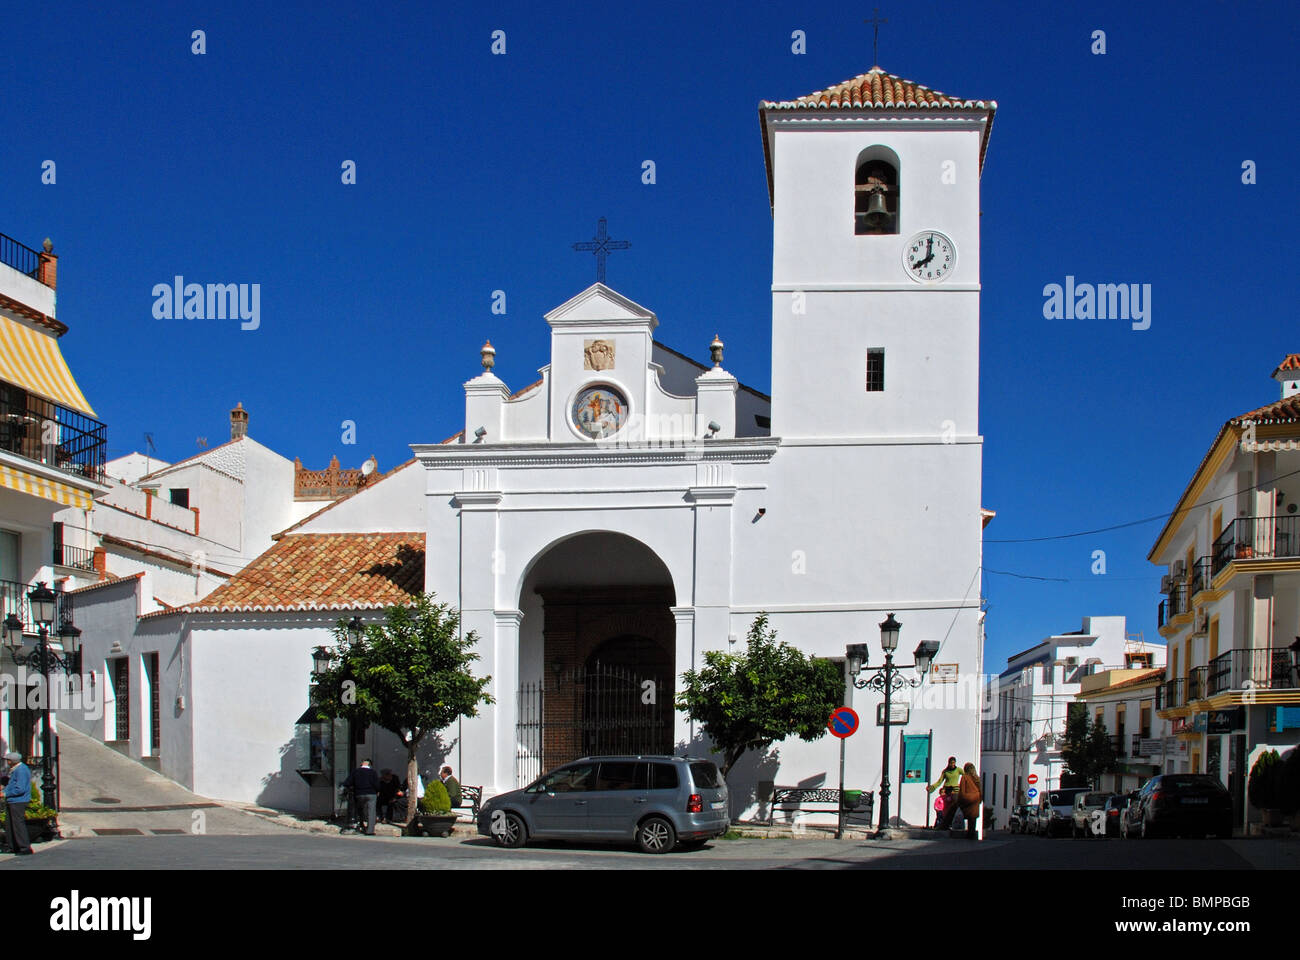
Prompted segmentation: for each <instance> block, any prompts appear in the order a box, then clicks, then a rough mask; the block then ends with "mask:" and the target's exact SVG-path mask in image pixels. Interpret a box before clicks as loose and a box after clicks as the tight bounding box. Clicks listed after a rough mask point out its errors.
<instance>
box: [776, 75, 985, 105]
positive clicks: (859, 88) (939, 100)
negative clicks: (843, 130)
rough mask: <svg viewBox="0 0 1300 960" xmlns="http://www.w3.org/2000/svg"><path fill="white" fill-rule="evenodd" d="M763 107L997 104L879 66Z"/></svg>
mask: <svg viewBox="0 0 1300 960" xmlns="http://www.w3.org/2000/svg"><path fill="white" fill-rule="evenodd" d="M759 106H760V108H762V109H766V110H799V109H808V108H818V107H823V108H824V107H831V108H840V109H844V110H876V109H882V108H883V109H890V110H907V109H920V108H933V107H939V108H949V109H963V110H964V109H978V110H994V109H996V108H997V104H996V103H995V102H994V101H992V100H964V99H962V98H960V97H950V96H948V95H947V94H946V93H940V92H939V91H938V90H931V89H930V88H929V87H926V86H922V85H921V84H919V83H914V82H912V81H911V80H904V79H903V78H902V77H899V76H895V75H894V74H892V73H887V72H886V71H885V70H883V69H881V68H880V67H872V68H871V69H870V70H868V71H867V72H866V73H864V74H861V75H859V76H856V77H852V78H850V79H848V80H844V81H842V82H841V83H837V84H835V85H834V86H831V87H827V88H826V89H825V90H816V91H814V92H813V93H810V94H808V95H807V96H803V97H798V98H797V99H794V100H776V101H773V100H764V101H763V102H762V103H761V104H759Z"/></svg>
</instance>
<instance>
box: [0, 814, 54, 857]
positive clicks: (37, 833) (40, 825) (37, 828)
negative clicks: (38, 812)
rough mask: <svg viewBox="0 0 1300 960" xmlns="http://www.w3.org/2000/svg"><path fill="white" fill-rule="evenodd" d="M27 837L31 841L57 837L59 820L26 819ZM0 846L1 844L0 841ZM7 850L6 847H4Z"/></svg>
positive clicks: (44, 840)
mask: <svg viewBox="0 0 1300 960" xmlns="http://www.w3.org/2000/svg"><path fill="white" fill-rule="evenodd" d="M3 837H4V831H3V830H0V839H3ZM27 839H28V841H30V842H31V843H45V842H46V841H48V840H58V839H59V821H58V820H56V819H53V818H51V819H49V820H28V821H27ZM0 846H3V844H2V843H0ZM4 849H6V850H8V849H9V848H8V847H4Z"/></svg>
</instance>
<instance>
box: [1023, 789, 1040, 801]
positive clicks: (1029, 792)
mask: <svg viewBox="0 0 1300 960" xmlns="http://www.w3.org/2000/svg"><path fill="white" fill-rule="evenodd" d="M1025 796H1027V797H1028V798H1029V799H1030V800H1032V799H1034V797H1036V796H1038V790H1037V789H1035V788H1034V787H1030V788H1029V789H1028V790H1026V791H1025Z"/></svg>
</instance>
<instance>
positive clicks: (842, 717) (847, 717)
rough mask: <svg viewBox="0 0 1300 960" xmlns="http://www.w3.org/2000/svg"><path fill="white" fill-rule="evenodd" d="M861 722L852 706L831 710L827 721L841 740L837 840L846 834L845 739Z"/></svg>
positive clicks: (832, 734) (828, 728)
mask: <svg viewBox="0 0 1300 960" xmlns="http://www.w3.org/2000/svg"><path fill="white" fill-rule="evenodd" d="M861 723H862V721H861V720H860V719H859V717H858V712H857V711H856V710H854V709H853V708H852V707H836V708H835V709H834V710H832V711H831V716H830V719H829V720H827V721H826V729H827V730H829V731H830V732H831V736H832V737H838V738H839V741H840V802H839V811H838V813H837V814H836V817H835V839H836V840H839V839H840V838H841V837H843V836H844V741H845V740H847V739H848V738H849V737H851V736H853V734H854V733H856V732H857V729H858V727H859V725H860V724H861Z"/></svg>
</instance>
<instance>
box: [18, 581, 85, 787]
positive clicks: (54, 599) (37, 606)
mask: <svg viewBox="0 0 1300 960" xmlns="http://www.w3.org/2000/svg"><path fill="white" fill-rule="evenodd" d="M58 599H59V598H58V595H57V594H56V593H55V592H54V591H53V590H51V589H50V588H49V587H47V586H46V585H45V582H44V581H41V582H40V583H38V584H37V585H36V589H35V590H33V591H32V592H31V593H29V594H27V603H28V607H29V609H30V610H31V614H32V620H34V621H35V622H36V626H37V638H36V647H35V649H33V650H32V652H31V653H28V654H22V653H20V652H19V651H21V649H22V640H23V623H22V621H21V620H19V619H18V617H17V616H15V615H14V614H10V615H9V616H8V617H6V618H5V623H4V632H5V645H6V646H8V647H9V649H10V651H11V652H12V653H13V658H14V663H15V664H17V665H18V666H20V667H28V666H30V667H34V668H35V669H36V671H37V673H39V674H40V676H41V681H42V682H43V683H44V684H45V692H46V695H45V697H44V698H42V702H43V706H42V708H41V792H42V794H43V796H42V798H41V799H42V801H43V802H44V803H45V805H46V806H49V807H53V808H54V809H56V810H57V809H58V807H59V804H58V795H57V794H56V793H55V789H54V745H53V731H52V730H51V729H50V696H49V693H50V674H51V673H53V672H54V671H55V670H56V669H57V670H62V671H63V672H64V673H74V672H75V671H76V668H77V667H78V666H79V665H80V659H81V657H80V653H81V631H80V630H78V629H77V628H76V627H75V626H73V624H72V623H71V621H67V622H65V623H63V624H61V625H60V626H59V637H60V639H62V640H63V642H64V649H63V654H64V655H63V656H60V655H59V654H58V653H56V652H55V651H54V650H52V649H50V630H49V628H50V626H51V625H52V624H53V623H54V618H55V616H56V614H57V610H58ZM65 613H66V611H65Z"/></svg>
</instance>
